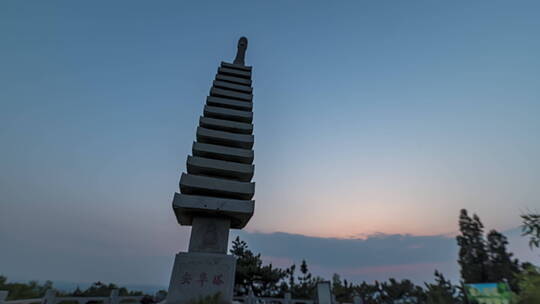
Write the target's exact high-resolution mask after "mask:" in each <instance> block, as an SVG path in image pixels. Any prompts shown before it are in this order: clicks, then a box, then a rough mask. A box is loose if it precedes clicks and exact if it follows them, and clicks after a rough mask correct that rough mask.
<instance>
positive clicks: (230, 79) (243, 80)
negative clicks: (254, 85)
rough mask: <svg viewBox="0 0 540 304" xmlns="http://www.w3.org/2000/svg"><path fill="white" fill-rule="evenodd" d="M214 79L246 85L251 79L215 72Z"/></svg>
mask: <svg viewBox="0 0 540 304" xmlns="http://www.w3.org/2000/svg"><path fill="white" fill-rule="evenodd" d="M216 80H222V81H227V82H233V83H238V84H243V85H247V86H250V85H251V79H246V78H239V77H234V76H229V75H223V74H216Z"/></svg>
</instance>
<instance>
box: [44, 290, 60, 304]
mask: <svg viewBox="0 0 540 304" xmlns="http://www.w3.org/2000/svg"><path fill="white" fill-rule="evenodd" d="M41 304H56V291H54V289H47V291H45V296H44V297H43V298H42V299H41Z"/></svg>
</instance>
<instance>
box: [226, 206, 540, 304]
mask: <svg viewBox="0 0 540 304" xmlns="http://www.w3.org/2000/svg"><path fill="white" fill-rule="evenodd" d="M522 219H523V232H524V235H526V236H529V237H530V245H531V249H532V248H534V247H538V246H539V245H540V215H538V214H527V215H523V216H522ZM459 229H460V235H458V236H457V237H456V240H457V243H458V246H459V259H458V264H459V266H460V272H461V277H462V281H460V282H458V283H457V284H453V283H452V282H450V281H449V280H448V279H446V278H445V277H444V275H443V274H442V273H440V272H438V271H437V270H435V279H434V282H431V283H424V285H423V286H418V285H415V284H414V283H412V282H411V281H410V280H407V279H405V280H401V281H398V280H395V279H393V278H390V279H389V280H388V281H387V282H378V281H375V282H374V283H372V284H370V283H367V282H362V283H360V284H353V283H351V282H347V280H341V278H340V276H339V275H338V274H334V276H333V277H332V292H333V294H334V295H335V297H336V300H337V301H338V302H352V298H353V295H355V294H358V295H359V296H360V297H361V298H362V300H363V302H364V303H365V304H375V303H377V304H379V303H380V304H384V303H419V304H420V303H428V304H431V303H433V304H446V303H449V304H460V303H464V304H469V303H468V302H467V300H466V298H465V294H464V285H463V284H466V283H495V282H504V283H507V284H508V285H509V286H510V288H511V290H512V291H513V292H514V298H515V300H516V301H515V302H516V303H526V304H530V303H540V270H539V269H538V268H537V267H536V266H534V265H532V264H531V263H521V264H520V263H519V261H518V260H517V259H514V258H513V254H512V253H510V252H509V251H508V249H507V245H508V240H507V239H506V237H505V236H504V235H503V234H501V233H499V232H498V231H496V230H491V231H490V232H489V233H488V234H487V236H486V235H485V234H484V226H483V224H482V222H481V221H480V218H479V217H478V216H477V215H476V214H474V215H473V216H472V217H470V216H469V215H468V213H467V210H465V209H463V210H461V213H460V216H459ZM230 252H231V254H233V255H234V256H236V257H237V259H238V262H237V267H236V286H235V292H236V294H238V295H243V294H246V293H247V292H248V290H249V289H251V290H253V292H254V293H255V295H257V296H263V297H264V296H272V297H274V296H276V297H282V296H283V295H284V294H285V293H286V292H290V293H291V294H292V297H293V298H304V299H313V298H315V289H316V284H317V282H319V281H323V280H324V279H323V278H320V277H315V276H313V275H312V274H311V273H310V271H309V269H308V265H307V263H306V261H305V260H304V261H302V263H301V265H300V269H299V270H300V271H299V273H298V274H297V273H296V265H291V266H290V267H289V268H286V269H281V268H277V267H273V266H272V264H269V265H263V263H262V260H261V255H260V254H254V253H253V252H252V251H251V250H249V248H248V246H247V244H246V242H244V241H242V240H240V239H239V238H238V237H237V238H236V240H234V241H233V247H232V249H231V251H230Z"/></svg>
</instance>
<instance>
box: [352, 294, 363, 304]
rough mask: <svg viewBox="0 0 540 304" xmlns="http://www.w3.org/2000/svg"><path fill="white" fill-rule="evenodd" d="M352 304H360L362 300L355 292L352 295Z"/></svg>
mask: <svg viewBox="0 0 540 304" xmlns="http://www.w3.org/2000/svg"><path fill="white" fill-rule="evenodd" d="M353 304H362V298H360V295H359V294H358V293H357V292H356V291H355V292H354V294H353Z"/></svg>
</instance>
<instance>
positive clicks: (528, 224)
mask: <svg viewBox="0 0 540 304" xmlns="http://www.w3.org/2000/svg"><path fill="white" fill-rule="evenodd" d="M521 219H522V220H523V226H522V227H521V229H522V231H523V235H524V236H525V235H528V236H530V238H531V239H530V240H529V246H530V247H531V249H532V248H534V247H536V248H538V247H540V213H529V214H524V215H522V216H521Z"/></svg>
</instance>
